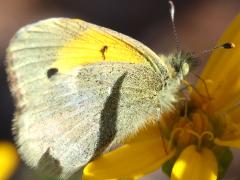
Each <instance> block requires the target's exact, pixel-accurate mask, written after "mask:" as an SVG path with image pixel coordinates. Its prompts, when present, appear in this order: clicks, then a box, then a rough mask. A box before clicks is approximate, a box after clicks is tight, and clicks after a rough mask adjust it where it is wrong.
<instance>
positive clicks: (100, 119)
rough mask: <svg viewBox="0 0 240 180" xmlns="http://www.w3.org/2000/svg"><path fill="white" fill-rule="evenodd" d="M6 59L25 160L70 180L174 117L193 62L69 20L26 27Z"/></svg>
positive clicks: (16, 131)
mask: <svg viewBox="0 0 240 180" xmlns="http://www.w3.org/2000/svg"><path fill="white" fill-rule="evenodd" d="M6 59H7V61H6V64H7V73H8V78H9V82H10V87H11V92H12V94H13V97H14V99H15V102H16V103H15V104H16V112H15V117H14V122H13V131H14V135H15V137H16V143H17V145H18V150H19V153H20V154H21V157H22V159H23V160H24V161H25V162H26V163H27V164H28V165H29V166H30V167H34V168H40V169H42V170H43V171H49V172H51V173H52V174H53V175H55V176H59V177H61V178H64V179H66V178H68V177H69V176H71V175H72V174H74V173H75V172H77V171H79V170H80V169H81V168H83V167H84V166H85V165H86V164H87V163H88V162H90V161H91V160H93V159H95V158H96V157H98V156H99V155H101V154H102V153H103V152H104V151H106V149H109V148H110V147H112V146H115V145H119V144H121V143H122V142H124V140H125V139H127V138H128V137H129V136H131V135H133V134H135V133H136V132H138V130H139V129H141V128H142V127H144V126H145V125H146V124H147V123H149V122H158V121H160V119H161V116H162V115H163V113H165V112H168V111H171V110H172V109H173V106H174V103H175V102H177V101H178V100H179V99H178V92H179V88H180V85H181V80H182V79H183V78H184V77H185V76H186V75H187V74H188V72H189V69H190V68H191V63H192V60H193V58H192V56H191V54H189V53H184V52H181V51H179V52H176V53H173V54H170V55H168V56H164V55H157V54H156V53H154V52H153V51H152V50H151V49H149V48H148V47H146V46H145V45H144V44H142V43H140V42H138V41H137V40H134V39H132V38H130V37H128V36H126V35H123V34H121V33H118V32H115V31H113V30H110V29H107V28H104V27H100V26H97V25H94V24H91V23H88V22H85V21H83V20H79V19H68V18H51V19H47V20H42V21H39V22H37V23H34V24H30V25H27V26H25V27H23V28H21V29H20V30H19V31H18V32H17V33H16V34H15V36H14V37H13V38H12V40H11V42H10V45H9V47H8V49H7V58H6Z"/></svg>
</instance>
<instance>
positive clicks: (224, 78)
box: [197, 15, 240, 111]
mask: <svg viewBox="0 0 240 180" xmlns="http://www.w3.org/2000/svg"><path fill="white" fill-rule="evenodd" d="M239 27H240V15H239V16H237V18H236V19H235V20H234V21H233V22H232V23H231V25H230V26H229V28H228V29H227V31H226V32H225V33H224V35H223V36H222V38H221V39H220V40H219V42H218V45H220V44H223V43H226V42H233V43H234V44H235V45H236V47H235V48H233V49H230V50H227V49H219V50H216V51H214V52H213V53H212V55H211V57H210V59H209V61H208V63H207V65H206V66H205V68H204V70H203V72H202V74H201V77H202V78H203V79H205V80H211V81H212V82H213V86H208V91H209V92H210V95H211V97H213V103H214V107H215V110H217V111H222V109H223V108H226V104H227V105H232V104H233V103H236V100H238V101H239V99H240V66H239V57H240V30H239ZM202 84H203V83H202V82H201V81H198V83H197V87H198V89H199V88H200V89H202V91H200V92H206V91H205V89H203V85H202Z"/></svg>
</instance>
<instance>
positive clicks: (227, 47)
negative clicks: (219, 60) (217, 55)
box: [195, 42, 235, 58]
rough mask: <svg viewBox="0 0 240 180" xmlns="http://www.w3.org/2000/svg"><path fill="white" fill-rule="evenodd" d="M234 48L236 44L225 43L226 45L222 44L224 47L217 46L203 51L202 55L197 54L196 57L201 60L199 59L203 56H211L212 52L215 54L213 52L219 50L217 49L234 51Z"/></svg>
mask: <svg viewBox="0 0 240 180" xmlns="http://www.w3.org/2000/svg"><path fill="white" fill-rule="evenodd" d="M234 47H235V44H234V43H232V42H226V43H224V44H222V45H219V46H215V47H214V48H212V49H207V50H203V51H202V52H201V53H199V54H197V55H196V56H195V58H199V57H200V56H202V55H205V54H209V53H211V52H213V51H215V50H217V49H232V48H234Z"/></svg>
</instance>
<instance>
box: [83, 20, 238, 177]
mask: <svg viewBox="0 0 240 180" xmlns="http://www.w3.org/2000/svg"><path fill="white" fill-rule="evenodd" d="M239 27H240V16H238V17H237V18H236V19H235V20H234V21H233V23H232V24H231V26H230V27H229V29H228V30H227V31H226V32H225V34H224V36H223V37H222V38H221V39H220V41H219V44H223V43H225V42H229V41H230V42H233V43H234V44H235V45H236V48H234V49H231V50H217V51H215V52H213V54H212V56H211V57H210V60H209V61H208V64H207V65H206V67H205V69H204V71H203V73H202V74H201V79H199V80H198V81H197V83H196V85H195V86H194V87H193V88H191V87H189V89H188V92H189V96H190V100H189V101H188V102H187V105H185V106H184V105H182V104H181V103H180V104H179V107H178V108H176V109H177V110H176V111H175V112H174V113H171V114H167V115H165V116H164V117H163V118H162V119H161V121H160V124H158V125H150V126H149V127H148V128H147V129H143V130H142V131H141V132H139V134H138V135H137V136H136V137H134V138H133V139H132V140H131V141H129V143H126V144H125V145H123V146H121V147H120V148H118V149H116V150H114V151H112V152H109V153H106V154H104V155H102V156H101V157H99V158H98V159H96V160H94V161H93V162H90V163H89V164H88V165H87V166H86V167H85V169H84V176H83V177H84V179H85V180H87V179H93V180H94V179H138V178H139V177H142V176H144V175H146V174H148V173H150V172H153V171H155V170H157V169H159V168H160V167H161V166H162V167H163V170H164V172H166V173H168V174H169V176H170V178H171V180H188V179H192V180H198V179H204V180H216V179H217V178H221V177H222V176H223V174H224V172H225V170H226V169H227V167H228V165H229V163H230V161H231V158H232V156H231V152H230V150H229V147H235V148H240V119H239V118H240V108H239V107H238V106H239V104H240V48H239V47H240V29H239Z"/></svg>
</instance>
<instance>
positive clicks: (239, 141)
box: [214, 137, 240, 148]
mask: <svg viewBox="0 0 240 180" xmlns="http://www.w3.org/2000/svg"><path fill="white" fill-rule="evenodd" d="M214 143H215V144H217V145H219V146H227V147H232V148H240V137H239V138H236V139H232V140H222V139H218V138H216V139H214Z"/></svg>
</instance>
